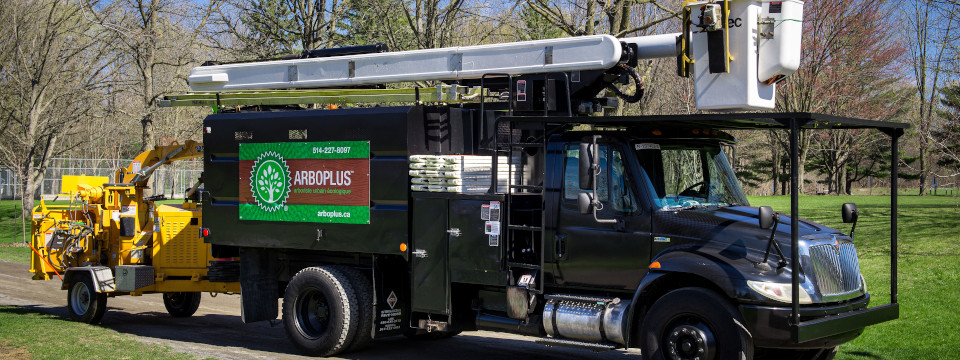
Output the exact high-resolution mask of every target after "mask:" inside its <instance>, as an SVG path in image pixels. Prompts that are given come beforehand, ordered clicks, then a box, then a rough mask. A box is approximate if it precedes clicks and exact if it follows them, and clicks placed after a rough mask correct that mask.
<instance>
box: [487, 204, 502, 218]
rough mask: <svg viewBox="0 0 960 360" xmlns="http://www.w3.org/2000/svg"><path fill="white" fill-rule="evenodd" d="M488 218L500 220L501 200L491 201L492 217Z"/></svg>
mask: <svg viewBox="0 0 960 360" xmlns="http://www.w3.org/2000/svg"><path fill="white" fill-rule="evenodd" d="M486 220H490V221H500V202H499V201H491V202H490V218H489V219H486Z"/></svg>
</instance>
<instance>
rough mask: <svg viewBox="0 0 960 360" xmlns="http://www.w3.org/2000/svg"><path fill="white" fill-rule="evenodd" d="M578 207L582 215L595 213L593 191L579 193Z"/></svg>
mask: <svg viewBox="0 0 960 360" xmlns="http://www.w3.org/2000/svg"><path fill="white" fill-rule="evenodd" d="M577 209H579V210H580V215H589V214H592V213H593V193H589V192H581V193H580V194H579V195H577Z"/></svg>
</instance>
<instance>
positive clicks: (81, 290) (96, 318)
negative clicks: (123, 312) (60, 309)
mask: <svg viewBox="0 0 960 360" xmlns="http://www.w3.org/2000/svg"><path fill="white" fill-rule="evenodd" d="M67 311H69V312H70V317H71V318H72V319H73V320H76V321H79V322H84V323H87V324H98V323H100V319H102V318H103V314H104V313H105V312H106V311H107V294H104V293H98V292H96V288H94V287H93V280H92V279H90V275H89V274H75V275H74V276H73V278H72V279H71V280H70V287H68V288H67Z"/></svg>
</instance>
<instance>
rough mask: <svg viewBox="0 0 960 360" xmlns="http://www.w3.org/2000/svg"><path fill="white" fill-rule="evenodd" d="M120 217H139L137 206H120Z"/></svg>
mask: <svg viewBox="0 0 960 360" xmlns="http://www.w3.org/2000/svg"><path fill="white" fill-rule="evenodd" d="M120 215H121V216H135V215H137V205H136V204H130V205H122V206H120Z"/></svg>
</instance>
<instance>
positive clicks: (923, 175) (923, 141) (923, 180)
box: [918, 129, 927, 196]
mask: <svg viewBox="0 0 960 360" xmlns="http://www.w3.org/2000/svg"><path fill="white" fill-rule="evenodd" d="M921 131H922V129H921ZM926 157H927V137H926V136H920V159H919V160H920V193H919V194H918V195H920V196H923V195H924V190H925V189H926V188H925V186H926V185H927V169H926V168H924V165H925V161H924V160H926V159H925V158H926Z"/></svg>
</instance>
